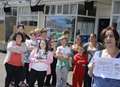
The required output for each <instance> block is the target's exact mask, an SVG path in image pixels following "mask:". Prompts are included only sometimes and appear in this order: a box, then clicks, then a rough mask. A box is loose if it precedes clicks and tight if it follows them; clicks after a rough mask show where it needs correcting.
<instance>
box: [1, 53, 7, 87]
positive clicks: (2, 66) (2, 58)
mask: <svg viewBox="0 0 120 87" xmlns="http://www.w3.org/2000/svg"><path fill="white" fill-rule="evenodd" d="M4 58H5V54H4V53H0V87H4V79H5V73H6V72H5V68H4V65H3V60H4Z"/></svg>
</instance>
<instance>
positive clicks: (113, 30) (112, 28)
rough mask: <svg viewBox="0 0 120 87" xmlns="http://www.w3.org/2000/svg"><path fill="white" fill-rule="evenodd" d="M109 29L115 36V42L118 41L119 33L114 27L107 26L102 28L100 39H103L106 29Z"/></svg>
mask: <svg viewBox="0 0 120 87" xmlns="http://www.w3.org/2000/svg"><path fill="white" fill-rule="evenodd" d="M109 30H111V31H112V32H113V34H114V37H115V41H116V43H118V42H119V33H118V32H117V30H116V29H115V28H114V27H111V26H108V27H107V28H105V29H103V30H102V32H101V40H102V41H103V40H104V39H105V37H106V36H105V34H106V32H107V31H109Z"/></svg>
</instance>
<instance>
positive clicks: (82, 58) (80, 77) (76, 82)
mask: <svg viewBox="0 0 120 87" xmlns="http://www.w3.org/2000/svg"><path fill="white" fill-rule="evenodd" d="M87 59H88V58H87V54H86V53H85V52H84V49H83V48H82V47H79V48H78V53H77V54H76V55H75V56H74V69H73V79H72V85H73V86H72V87H82V85H83V84H82V83H83V81H84V74H85V66H86V64H87V63H88V61H87Z"/></svg>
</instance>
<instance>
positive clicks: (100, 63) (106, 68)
mask: <svg viewBox="0 0 120 87" xmlns="http://www.w3.org/2000/svg"><path fill="white" fill-rule="evenodd" d="M93 74H94V75H95V76H98V77H102V78H111V79H118V80H120V59H116V58H99V59H97V60H96V61H95V66H94V69H93Z"/></svg>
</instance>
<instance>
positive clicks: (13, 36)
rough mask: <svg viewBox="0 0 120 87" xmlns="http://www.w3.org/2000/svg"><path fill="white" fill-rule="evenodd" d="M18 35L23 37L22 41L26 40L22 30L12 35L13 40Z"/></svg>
mask: <svg viewBox="0 0 120 87" xmlns="http://www.w3.org/2000/svg"><path fill="white" fill-rule="evenodd" d="M17 35H20V36H21V37H22V41H21V42H25V38H24V35H23V34H22V33H21V32H16V33H14V34H13V35H12V37H11V40H14V41H16V37H17Z"/></svg>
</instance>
